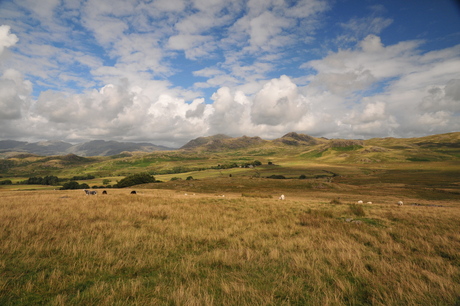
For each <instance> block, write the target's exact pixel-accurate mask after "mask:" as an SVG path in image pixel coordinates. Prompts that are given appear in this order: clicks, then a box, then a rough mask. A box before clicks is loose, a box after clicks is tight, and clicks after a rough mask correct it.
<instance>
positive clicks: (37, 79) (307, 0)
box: [0, 0, 460, 147]
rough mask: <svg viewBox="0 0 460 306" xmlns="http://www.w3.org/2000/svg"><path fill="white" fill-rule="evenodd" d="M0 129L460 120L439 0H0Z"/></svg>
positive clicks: (333, 134)
mask: <svg viewBox="0 0 460 306" xmlns="http://www.w3.org/2000/svg"><path fill="white" fill-rule="evenodd" d="M0 75H1V77H0V139H17V140H27V141H38V140H47V139H51V140H65V141H70V142H80V141H86V140H92V139H105V140H119V141H149V142H152V143H155V144H162V145H167V146H172V147H178V146H180V145H183V144H184V143H185V142H187V141H188V140H190V139H193V138H196V137H199V136H206V135H213V134H217V133H224V134H227V135H230V136H242V135H248V136H261V137H262V138H265V139H273V138H278V137H281V136H282V135H283V134H285V133H288V132H291V131H295V132H298V133H305V134H309V135H312V136H322V137H328V138H372V137H387V136H392V137H414V136H423V135H429V134H436V133H445V132H453V131H460V120H459V113H460V6H459V4H458V3H457V2H456V1H454V0H437V1H430V0H419V1H415V0H405V1H401V0H400V1H392V0H389V1H374V0H361V1H357V0H304V1H301V0H299V1H295V0H244V1H243V0H240V1H238V0H236V1H227V0H153V1H145V0H144V1H142V0H116V1H115V0H114V1H108V0H87V1H82V0H41V1H35V0H3V1H1V2H0Z"/></svg>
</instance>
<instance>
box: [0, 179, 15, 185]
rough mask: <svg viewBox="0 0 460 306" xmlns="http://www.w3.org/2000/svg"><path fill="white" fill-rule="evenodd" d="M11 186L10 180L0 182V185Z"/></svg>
mask: <svg viewBox="0 0 460 306" xmlns="http://www.w3.org/2000/svg"><path fill="white" fill-rule="evenodd" d="M11 184H13V182H12V181H11V180H3V181H0V185H11Z"/></svg>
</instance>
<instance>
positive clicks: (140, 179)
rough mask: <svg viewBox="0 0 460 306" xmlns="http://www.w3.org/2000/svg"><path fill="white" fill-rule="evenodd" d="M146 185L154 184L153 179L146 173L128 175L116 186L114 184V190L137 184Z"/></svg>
mask: <svg viewBox="0 0 460 306" xmlns="http://www.w3.org/2000/svg"><path fill="white" fill-rule="evenodd" d="M146 183H155V177H153V176H152V175H150V174H148V173H138V174H133V175H129V176H127V177H125V178H123V179H122V180H120V181H119V182H118V183H117V184H115V185H114V186H113V187H114V188H124V187H130V186H134V185H139V184H146Z"/></svg>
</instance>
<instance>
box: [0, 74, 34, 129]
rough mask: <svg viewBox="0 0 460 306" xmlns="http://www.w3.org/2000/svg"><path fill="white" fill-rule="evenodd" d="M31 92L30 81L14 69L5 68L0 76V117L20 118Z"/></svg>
mask: <svg viewBox="0 0 460 306" xmlns="http://www.w3.org/2000/svg"><path fill="white" fill-rule="evenodd" d="M31 92H32V84H31V82H30V81H27V80H24V79H23V77H22V75H21V74H20V73H19V72H18V71H15V70H12V69H10V70H7V71H5V73H4V74H3V75H2V76H1V78H0V119H1V120H14V119H21V118H22V116H23V113H24V112H25V111H26V108H27V106H28V102H29V100H30V97H29V95H30V93H31Z"/></svg>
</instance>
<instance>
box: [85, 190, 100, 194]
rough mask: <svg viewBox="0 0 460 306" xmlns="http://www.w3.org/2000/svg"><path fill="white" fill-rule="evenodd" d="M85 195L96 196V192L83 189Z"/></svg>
mask: <svg viewBox="0 0 460 306" xmlns="http://www.w3.org/2000/svg"><path fill="white" fill-rule="evenodd" d="M85 193H86V195H96V194H97V191H96V190H94V191H91V190H87V189H85Z"/></svg>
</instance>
